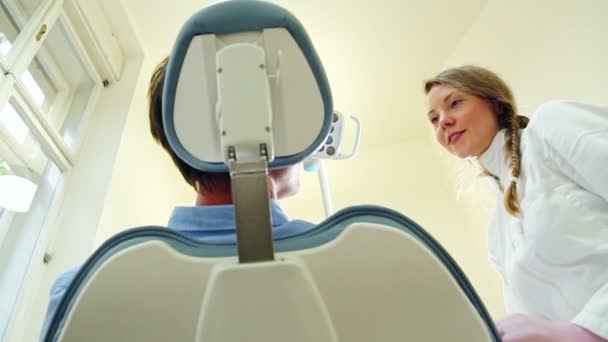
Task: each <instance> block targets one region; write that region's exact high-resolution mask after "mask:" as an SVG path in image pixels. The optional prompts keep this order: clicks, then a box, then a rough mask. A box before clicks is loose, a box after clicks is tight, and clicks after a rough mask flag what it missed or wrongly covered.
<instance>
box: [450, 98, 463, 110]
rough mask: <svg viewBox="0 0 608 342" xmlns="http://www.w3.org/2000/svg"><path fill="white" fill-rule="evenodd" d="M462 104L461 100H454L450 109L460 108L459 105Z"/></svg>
mask: <svg viewBox="0 0 608 342" xmlns="http://www.w3.org/2000/svg"><path fill="white" fill-rule="evenodd" d="M461 102H462V100H461V99H458V100H454V101H452V103H450V108H452V109H454V108H456V107H458V105H459V104H460V103H461Z"/></svg>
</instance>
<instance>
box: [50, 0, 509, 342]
mask: <svg viewBox="0 0 608 342" xmlns="http://www.w3.org/2000/svg"><path fill="white" fill-rule="evenodd" d="M332 112H333V105H332V101H331V93H330V90H329V85H328V83H327V78H326V76H325V74H324V71H323V67H322V65H321V63H320V61H319V58H318V56H317V55H316V53H315V51H314V48H313V47H312V44H311V43H310V39H309V38H308V36H307V34H306V32H305V31H304V29H303V28H302V26H301V25H300V23H299V22H298V21H297V19H295V17H293V15H291V14H290V13H289V12H287V11H286V10H284V9H283V8H280V7H278V6H276V5H273V4H271V3H267V2H262V1H252V0H233V1H223V2H219V3H216V4H213V5H211V6H209V7H207V8H205V9H203V10H202V11H200V12H199V13H197V14H195V15H194V16H193V17H192V18H191V19H190V20H189V21H188V23H186V25H185V26H184V28H183V29H182V31H181V33H180V35H179V36H178V39H177V42H176V45H175V47H174V49H173V52H172V54H171V56H170V58H169V65H168V69H167V74H166V81H165V87H164V94H163V123H164V125H165V130H166V133H167V135H168V137H169V141H170V144H171V147H172V148H173V149H174V150H175V151H176V153H177V154H178V156H179V157H180V158H181V159H183V160H184V161H185V162H187V163H188V164H190V165H191V166H193V167H195V168H198V169H200V170H203V171H207V172H227V171H230V173H231V178H232V180H233V183H232V186H233V195H234V198H235V213H236V228H237V240H238V244H237V245H235V244H230V245H214V244H209V243H204V242H201V241H195V240H191V239H189V238H186V237H184V236H182V235H180V234H178V233H176V232H173V231H171V230H168V229H160V228H158V227H156V228H155V227H147V228H138V229H133V230H130V231H126V232H123V233H120V234H118V235H116V236H115V237H113V238H111V239H110V240H108V241H107V242H106V243H105V244H104V245H103V246H101V247H100V248H99V249H98V250H97V251H96V252H95V253H94V254H93V255H92V256H91V257H90V258H89V260H88V261H87V262H86V264H85V265H84V266H83V267H82V268H81V270H80V271H79V273H78V275H77V276H76V278H75V279H74V281H73V282H72V284H71V285H70V287H69V288H68V290H67V292H66V295H65V297H64V298H63V299H62V301H61V303H60V304H59V307H58V309H57V311H56V315H55V317H54V318H53V320H52V321H51V323H50V326H49V329H48V333H47V335H46V336H45V341H48V342H50V341H129V342H137V341H197V342H198V341H204V342H215V341H218V342H219V341H222V342H232V341H243V340H248V341H265V342H267V341H293V342H300V341H315V342H330V341H331V342H333V341H404V340H405V341H447V340H450V341H469V342H476V341H480V342H481V341H484V342H485V341H498V337H497V335H496V331H495V329H494V327H493V324H492V320H491V318H490V317H489V315H488V313H487V312H486V310H485V308H484V306H483V304H482V303H481V301H480V299H479V298H478V296H477V295H476V293H475V291H474V289H473V287H472V286H471V284H470V283H469V282H468V280H467V279H466V277H465V276H464V274H463V273H462V271H461V270H460V269H459V268H458V266H457V265H456V263H455V262H454V261H453V260H452V258H451V257H450V256H449V254H448V253H447V252H446V251H445V250H444V249H443V248H442V247H441V246H440V245H439V244H438V243H437V242H436V241H435V240H434V239H433V238H432V237H431V236H430V235H429V234H427V233H426V232H425V231H424V230H423V229H422V228H421V227H420V226H418V225H417V224H416V223H414V222H413V221H411V220H409V219H408V218H407V217H405V216H403V215H401V214H399V213H396V212H393V211H391V210H388V209H384V208H379V207H372V206H363V207H353V208H348V209H345V210H342V211H341V212H339V213H337V214H335V215H334V216H332V217H330V218H329V219H328V220H326V221H325V222H323V223H321V224H319V225H317V226H316V227H314V228H313V229H312V230H310V231H307V232H305V233H301V234H299V235H296V236H290V237H287V238H283V239H278V240H275V241H273V240H272V234H271V233H270V229H271V226H270V221H269V220H270V219H269V217H268V216H269V212H268V197H267V196H268V192H267V189H266V178H265V177H266V173H267V169H268V168H276V167H282V166H286V165H290V164H294V163H298V162H299V161H301V160H303V159H304V158H306V157H307V156H309V155H311V154H312V153H313V152H314V151H316V150H317V148H318V147H319V146H320V145H321V144H322V143H323V141H324V139H325V137H326V136H327V134H328V132H329V127H330V125H331V116H332ZM260 184H261V186H260ZM256 196H257V197H256Z"/></svg>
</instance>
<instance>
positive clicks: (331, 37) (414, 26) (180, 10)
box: [124, 0, 487, 143]
mask: <svg viewBox="0 0 608 342" xmlns="http://www.w3.org/2000/svg"><path fill="white" fill-rule="evenodd" d="M486 2H487V0H459V1H452V0H376V1H371V0H329V1H328V0H306V1H304V0H276V1H274V3H276V4H278V5H281V6H283V7H285V8H286V9H288V10H289V11H291V12H292V13H293V14H294V15H295V16H296V17H297V18H298V19H299V20H300V21H301V22H302V24H303V25H304V27H305V28H306V30H307V31H308V34H309V35H310V37H311V39H312V42H313V44H314V45H315V47H316V49H317V52H318V53H319V56H320V57H321V60H322V62H323V64H324V67H325V69H326V72H327V75H328V78H329V81H330V85H331V87H332V92H333V97H334V106H335V108H336V109H337V110H340V111H342V112H343V113H347V114H356V115H357V116H358V117H360V118H361V119H362V121H363V124H364V129H365V131H364V139H365V141H367V143H372V142H377V141H382V143H387V142H390V141H410V140H412V139H414V140H418V139H423V138H428V136H429V132H428V129H429V128H428V126H427V124H426V122H425V120H424V118H425V115H424V109H425V100H424V97H423V94H422V82H423V80H424V79H425V78H428V77H431V76H433V75H434V74H435V73H437V72H438V71H440V69H441V67H442V66H443V64H444V63H445V61H446V59H447V58H448V57H449V55H450V54H451V52H452V51H453V49H454V48H455V47H456V46H457V44H458V43H459V42H460V40H461V39H462V37H463V36H464V34H465V33H466V31H467V29H468V28H469V27H470V26H471V24H472V23H473V22H474V21H475V19H476V17H477V15H478V14H479V13H480V12H481V10H482V9H483V7H484V5H485V4H486ZM124 3H125V4H126V5H127V7H128V8H129V12H130V16H131V18H133V20H134V22H135V26H136V30H138V31H139V35H140V37H141V39H142V40H143V44H144V49H145V50H146V52H147V53H148V55H149V57H150V60H151V61H153V62H154V63H155V62H156V61H160V60H161V59H162V58H163V57H164V56H166V55H167V54H168V53H169V51H170V50H171V48H172V45H173V41H174V39H175V37H176V35H177V32H178V31H179V29H180V28H181V25H182V24H183V23H184V22H185V21H186V20H187V19H188V17H190V15H192V14H193V13H194V12H196V11H197V10H199V9H201V8H202V7H203V6H205V5H206V4H208V3H209V1H201V0H198V1H197V0H179V1H172V2H167V1H159V0H156V1H151V0H128V1H125V2H124ZM177 3H179V6H178V5H177Z"/></svg>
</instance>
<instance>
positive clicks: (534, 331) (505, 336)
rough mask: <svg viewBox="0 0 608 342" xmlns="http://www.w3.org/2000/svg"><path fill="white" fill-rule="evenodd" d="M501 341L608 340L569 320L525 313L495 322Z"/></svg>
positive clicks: (595, 341)
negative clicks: (545, 317)
mask: <svg viewBox="0 0 608 342" xmlns="http://www.w3.org/2000/svg"><path fill="white" fill-rule="evenodd" d="M496 328H497V329H498V335H499V336H500V338H501V339H502V341H503V342H608V340H606V339H604V338H601V337H599V336H597V335H595V334H593V333H591V332H590V331H589V330H587V329H585V328H583V327H581V326H578V325H576V324H574V323H570V322H551V321H546V320H543V319H538V318H534V317H532V316H527V315H519V314H516V315H511V316H509V317H507V318H504V319H502V320H500V321H498V322H497V323H496Z"/></svg>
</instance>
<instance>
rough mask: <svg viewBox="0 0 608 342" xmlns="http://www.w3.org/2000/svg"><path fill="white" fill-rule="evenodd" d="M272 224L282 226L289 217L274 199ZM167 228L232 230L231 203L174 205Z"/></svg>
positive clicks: (272, 203)
mask: <svg viewBox="0 0 608 342" xmlns="http://www.w3.org/2000/svg"><path fill="white" fill-rule="evenodd" d="M270 213H271V216H272V226H273V227H277V226H282V225H284V224H285V223H287V222H288V221H289V218H288V217H287V215H286V214H285V212H284V211H283V209H282V208H281V206H280V205H279V204H278V203H277V202H276V201H274V200H273V201H270ZM168 226H169V228H171V229H173V230H176V231H178V232H180V231H181V232H192V231H207V232H211V231H214V232H219V231H234V227H235V223H234V206H233V205H208V206H194V207H176V208H175V209H173V213H172V214H171V218H170V219H169V225H168Z"/></svg>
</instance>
